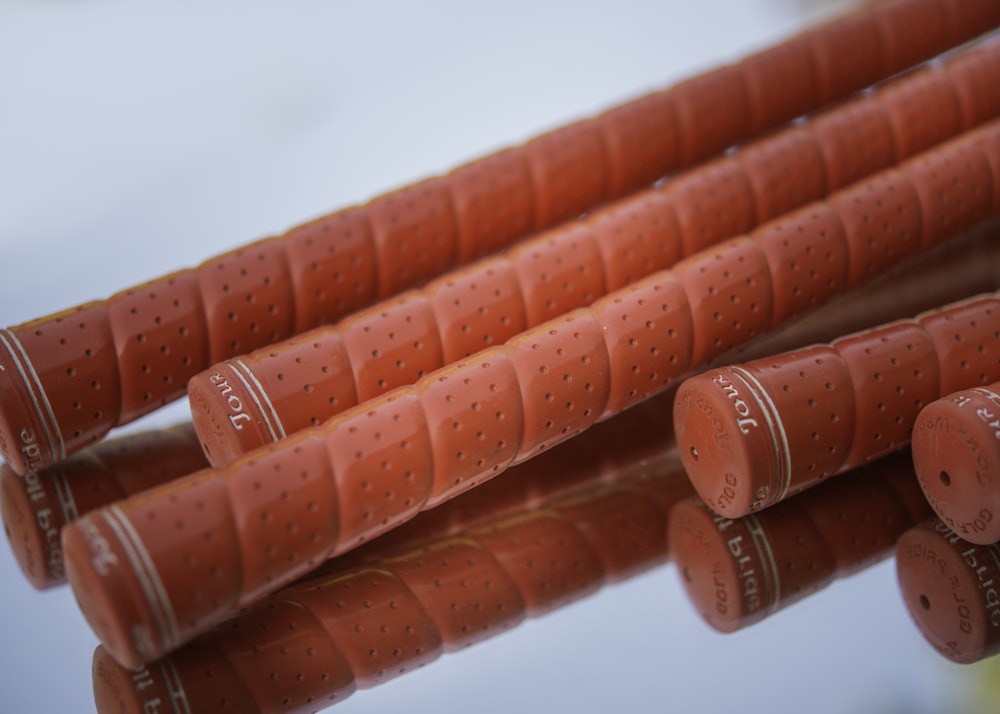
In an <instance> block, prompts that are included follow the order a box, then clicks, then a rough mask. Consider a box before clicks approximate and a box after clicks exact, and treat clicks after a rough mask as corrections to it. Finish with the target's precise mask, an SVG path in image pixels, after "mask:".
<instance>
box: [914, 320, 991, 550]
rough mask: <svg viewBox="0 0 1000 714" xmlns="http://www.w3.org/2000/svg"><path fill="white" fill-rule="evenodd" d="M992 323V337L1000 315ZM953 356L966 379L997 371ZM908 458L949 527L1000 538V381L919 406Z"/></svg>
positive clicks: (982, 538)
mask: <svg viewBox="0 0 1000 714" xmlns="http://www.w3.org/2000/svg"><path fill="white" fill-rule="evenodd" d="M992 325H993V326H994V328H996V329H994V331H993V341H994V342H995V341H997V340H1000V321H998V320H997V318H996V317H994V318H993V322H992ZM956 337H963V338H964V335H961V334H956ZM976 348H977V349H976V352H977V356H978V352H979V345H976ZM958 357H959V358H960V360H959V367H960V368H961V369H962V370H963V371H968V372H971V374H970V375H969V376H970V379H969V380H968V381H970V382H980V383H981V382H983V381H984V380H985V379H986V375H987V374H990V375H993V377H996V376H997V375H996V374H995V372H996V371H997V370H996V369H995V368H994V369H991V370H985V371H982V372H981V371H980V365H979V364H978V362H977V361H975V360H970V359H969V355H967V354H963V355H958ZM994 362H996V357H994ZM942 391H945V390H942ZM913 463H914V465H915V466H916V469H917V478H919V479H920V486H921V488H923V490H924V494H925V495H926V496H927V500H928V501H930V504H931V506H933V508H934V511H935V513H937V515H938V517H939V518H940V519H941V520H942V521H944V522H945V523H946V524H947V525H948V527H949V528H951V529H952V530H953V531H955V532H956V533H957V534H958V535H959V536H961V537H962V538H963V539H965V540H967V541H970V542H972V543H977V544H980V545H989V544H990V543H996V542H997V541H1000V382H994V383H993V384H989V385H986V386H983V387H977V388H975V389H965V390H962V391H958V392H954V393H952V394H949V395H948V396H947V397H944V398H942V399H939V400H937V401H935V402H932V403H931V404H928V405H927V406H926V407H924V409H923V410H922V411H921V412H920V414H919V416H918V417H917V420H916V424H915V426H914V428H913Z"/></svg>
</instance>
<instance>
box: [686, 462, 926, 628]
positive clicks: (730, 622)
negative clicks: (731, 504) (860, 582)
mask: <svg viewBox="0 0 1000 714" xmlns="http://www.w3.org/2000/svg"><path fill="white" fill-rule="evenodd" d="M929 513H930V508H929V507H928V506H927V503H926V502H925V501H924V500H923V499H922V498H921V496H920V489H919V488H918V487H917V484H916V482H915V480H914V478H913V468H912V465H911V464H910V460H909V455H908V454H907V455H905V456H904V455H896V456H891V457H888V458H887V459H886V460H884V461H880V462H878V463H875V464H872V465H871V466H869V467H865V468H863V469H859V470H858V471H857V472H855V473H851V474H849V475H847V476H845V477H844V478H842V479H837V480H835V481H831V482H829V483H826V484H823V486H821V487H820V488H817V489H815V490H813V491H810V492H808V493H803V494H801V495H799V496H797V497H795V498H793V499H789V500H788V501H786V502H784V503H781V504H778V505H776V506H774V507H773V508H771V509H768V510H767V511H764V512H763V513H760V514H751V515H747V516H743V517H742V518H737V519H728V518H724V517H720V516H718V515H716V514H715V513H714V512H713V511H712V510H711V509H709V508H708V507H707V506H706V505H705V504H704V502H702V501H701V500H699V499H696V498H691V499H685V500H684V501H682V502H680V503H679V504H677V505H676V506H675V507H674V508H673V510H671V512H670V519H669V526H668V527H669V533H670V536H669V541H670V548H671V553H672V555H673V560H674V562H675V563H676V565H677V571H678V572H679V573H680V574H681V578H682V582H683V584H684V587H685V589H686V590H687V593H688V596H689V597H690V599H691V601H692V604H693V605H694V607H695V609H696V610H697V611H698V614H699V615H701V617H702V618H703V619H704V620H705V621H706V622H707V623H708V624H710V625H711V626H712V627H714V628H715V629H717V630H720V631H722V632H733V631H735V630H738V629H742V628H744V627H747V626H749V625H752V624H754V623H756V622H759V621H760V620H762V619H764V618H766V617H768V616H769V615H771V614H772V613H774V612H775V611H777V610H780V609H782V608H785V607H787V606H788V605H791V604H792V603H794V602H797V601H799V600H801V599H803V598H805V597H807V596H808V595H810V594H812V593H814V592H816V591H817V590H819V589H821V588H823V587H826V586H827V585H829V584H830V582H832V581H833V580H834V579H835V578H840V577H844V576H847V575H850V574H852V573H855V572H858V571H860V570H862V569H864V568H866V567H868V566H869V565H871V564H872V563H874V562H876V561H878V560H881V559H883V558H885V557H886V556H888V555H889V554H890V553H891V551H892V547H893V545H894V544H895V542H896V539H897V538H898V537H899V536H900V534H901V533H902V532H903V531H904V530H906V529H907V528H909V527H911V526H912V525H914V524H915V523H917V522H919V521H920V520H921V519H923V518H926V517H927V515H928V514H929Z"/></svg>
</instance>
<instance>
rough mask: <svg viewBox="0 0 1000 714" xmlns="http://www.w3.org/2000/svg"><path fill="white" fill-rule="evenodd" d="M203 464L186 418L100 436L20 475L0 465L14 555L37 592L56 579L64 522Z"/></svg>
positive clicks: (1, 505) (1, 498)
mask: <svg viewBox="0 0 1000 714" xmlns="http://www.w3.org/2000/svg"><path fill="white" fill-rule="evenodd" d="M207 465H208V464H207V462H206V461H205V457H204V454H203V453H202V450H201V444H200V443H199V441H198V436H197V434H196V433H195V430H194V426H193V425H191V424H182V425H179V426H175V427H172V428H170V429H160V430H158V431H147V432H141V433H138V434H133V435H130V436H124V437H120V438H118V439H112V440H109V441H102V442H100V443H98V444H95V445H94V446H92V447H89V448H87V449H84V450H83V451H81V452H79V453H77V454H74V455H73V456H71V457H70V458H68V459H66V461H64V462H62V463H60V464H56V465H54V466H50V467H49V468H47V469H43V470H42V471H37V472H36V471H29V472H28V473H26V474H24V475H23V476H19V475H17V474H16V473H14V472H13V471H12V470H11V469H10V468H8V467H7V466H6V465H3V464H0V513H2V515H3V523H4V527H5V531H6V533H7V539H8V541H9V543H10V546H11V550H12V551H13V553H14V559H15V560H16V561H17V564H18V565H19V566H20V567H21V571H22V572H23V573H24V575H25V576H26V577H27V578H28V581H29V582H30V583H31V584H32V585H34V586H35V587H36V588H38V589H39V590H45V589H48V588H53V587H56V586H58V585H62V584H63V583H65V582H66V571H65V568H64V564H63V562H64V559H63V554H62V547H61V544H60V533H61V532H62V528H63V526H65V525H66V524H67V523H69V522H71V521H73V520H75V519H77V518H79V517H80V515H82V514H84V513H87V512H89V511H92V510H94V509H95V508H99V507H101V506H106V505H108V504H110V503H111V502H113V501H117V500H119V499H121V498H125V497H126V496H130V495H132V494H135V493H139V492H140V491H143V490H145V489H147V488H152V487H153V486H158V485H160V484H164V483H166V482H168V481H170V480H172V479H175V478H180V477H181V476H186V475H187V474H190V473H193V472H194V471H197V470H199V469H203V468H205V467H206V466H207Z"/></svg>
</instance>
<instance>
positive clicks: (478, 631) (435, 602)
mask: <svg viewBox="0 0 1000 714" xmlns="http://www.w3.org/2000/svg"><path fill="white" fill-rule="evenodd" d="M602 445H603V448H601V449H599V451H602V452H604V455H605V456H607V457H617V458H619V460H620V462H621V464H622V466H623V467H624V470H619V471H618V472H617V473H616V471H615V470H614V469H611V470H607V469H605V470H604V473H603V480H604V481H605V483H603V484H598V485H595V484H593V483H590V484H589V485H588V486H585V487H581V486H579V485H578V486H577V488H576V491H575V492H574V493H572V495H567V494H562V495H559V496H558V497H550V498H548V499H547V500H545V502H544V503H542V504H541V505H531V504H527V503H526V504H523V505H522V506H521V508H520V509H519V510H518V511H515V512H512V513H509V514H506V515H504V516H502V517H497V516H495V515H494V516H492V517H491V518H489V519H486V522H484V523H479V524H477V525H475V526H473V527H469V528H466V529H464V530H462V531H460V532H457V533H455V534H454V535H449V536H445V537H440V536H439V537H438V538H437V539H436V540H435V539H432V540H427V537H426V534H425V535H424V536H423V542H422V544H420V545H408V546H407V547H406V548H405V549H404V550H399V547H398V545H397V546H396V547H395V551H394V550H393V547H390V548H388V549H386V547H385V545H382V546H381V551H380V550H378V549H377V548H376V549H374V550H370V553H369V558H368V560H367V561H366V562H365V563H363V564H356V565H339V564H337V562H336V561H331V562H330V563H329V564H328V565H327V566H326V567H324V568H323V570H322V572H320V573H316V574H314V575H312V576H310V578H309V579H307V580H304V581H302V582H300V583H298V584H296V585H295V586H293V587H290V588H286V589H285V590H283V591H281V592H279V593H276V594H275V595H274V596H272V597H269V598H266V599H265V600H263V601H262V602H260V603H257V604H255V605H253V606H251V608H250V609H249V610H248V611H247V612H245V613H243V614H241V615H240V616H238V617H237V618H235V619H234V620H232V621H230V622H228V623H226V624H224V625H221V626H220V627H218V628H217V629H215V630H214V631H212V632H210V633H208V634H206V636H204V637H203V638H201V639H199V640H198V641H196V642H194V643H192V644H191V645H189V646H188V647H185V648H184V649H182V650H180V651H178V652H176V653H174V654H172V655H170V656H168V657H167V658H165V659H163V660H161V661H158V662H156V663H153V664H151V665H149V666H147V667H143V668H142V669H141V670H140V673H139V674H138V675H136V674H135V673H133V672H131V671H129V670H125V669H123V668H122V667H121V665H119V664H118V663H117V662H115V661H114V660H113V659H112V658H111V657H110V656H109V655H108V653H107V651H106V650H105V649H104V648H98V651H97V652H96V653H95V665H94V672H95V674H94V691H95V699H96V701H97V705H98V711H100V712H104V711H141V707H142V706H143V705H144V703H145V702H151V701H155V700H157V699H159V700H160V701H168V699H169V697H170V693H171V692H173V693H174V694H175V696H177V698H178V699H182V700H183V701H184V703H185V704H186V705H187V706H188V707H189V710H190V711H192V712H200V711H208V710H214V709H215V708H216V707H218V705H219V702H220V700H222V699H225V700H226V701H227V703H228V705H229V706H230V707H233V706H242V709H241V711H244V710H245V711H261V712H271V711H282V712H287V711H311V710H314V709H315V708H316V707H317V706H323V705H328V704H331V703H336V702H338V701H342V700H343V699H344V698H346V697H347V696H349V695H350V694H351V693H353V692H354V691H355V689H359V688H368V687H372V686H376V685H378V684H380V683H383V682H385V681H388V680H390V679H393V678H395V677H397V676H399V675H400V674H403V673H405V672H408V671H411V670H413V669H415V668H416V667H418V666H420V665H423V664H427V663H429V662H432V661H433V660H435V659H437V658H438V657H439V656H440V655H441V654H443V653H445V652H456V651H458V650H461V649H463V648H465V647H468V646H469V645H472V644H475V643H476V642H480V641H482V640H484V639H487V638H490V637H492V636H495V635H497V634H500V633H502V632H504V631H505V630H508V629H510V628H511V627H514V626H516V625H517V624H519V623H520V622H521V621H523V620H524V619H525V618H526V617H532V616H537V615H539V614H542V613H545V612H549V611H552V610H554V609H557V608H559V607H561V606H564V605H566V604H569V603H570V602H573V601H575V600H578V599H580V598H581V597H584V596H586V595H587V594H589V593H591V592H593V591H594V590H596V589H598V588H600V587H601V586H603V585H605V584H608V583H611V582H615V581H619V580H623V579H625V578H628V577H632V576H634V575H636V574H638V573H641V572H644V571H646V570H649V569H650V568H652V567H654V566H656V565H658V564H660V563H662V562H663V561H664V559H665V558H666V556H667V543H666V537H667V520H666V516H667V513H668V512H669V509H670V507H671V506H672V505H673V504H674V503H676V502H677V501H678V500H679V499H680V498H683V497H684V496H685V495H686V494H688V493H690V491H689V488H688V486H687V481H686V479H684V478H683V474H682V472H681V471H680V470H679V465H678V463H677V461H676V459H668V460H667V461H662V462H658V465H657V466H656V467H654V470H651V471H648V472H645V471H644V469H642V468H641V467H640V464H641V463H643V461H644V459H642V458H641V454H636V453H633V452H630V451H628V450H626V451H624V452H621V453H617V454H616V452H617V451H618V449H617V444H615V443H614V442H612V441H607V440H605V441H603V442H602ZM591 451H594V450H593V449H591ZM550 453H555V450H554V451H553V452H550ZM630 454H631V455H630ZM511 475H512V476H513V473H512V474H511ZM549 476H556V477H560V478H561V477H570V476H572V474H571V473H570V472H569V470H568V469H566V468H559V467H558V466H557V467H556V468H555V469H554V471H551V472H549V473H542V472H540V471H536V472H534V473H533V474H531V478H530V479H529V481H528V483H533V484H534V486H535V487H537V488H540V489H545V488H547V486H546V480H547V477H549ZM574 480H577V479H574ZM588 480H589V481H592V480H593V479H588ZM495 483H499V482H495ZM584 483H586V481H584ZM491 485H492V484H491ZM461 500H462V499H456V500H455V501H452V502H450V503H449V504H447V505H445V506H442V508H441V509H437V510H441V511H448V510H455V509H456V508H458V510H464V509H463V507H462V506H461V503H460V502H461ZM483 505H486V504H482V503H481V504H480V506H483ZM480 510H481V511H484V512H486V513H489V512H490V510H492V509H490V508H481V509H480ZM434 515H435V513H434V512H431V513H428V514H424V515H423V516H421V518H417V519H414V521H413V523H414V524H416V523H417V521H421V520H422V519H424V518H425V516H431V517H433V516H434ZM396 543H399V541H397V542H396ZM372 545H373V546H378V544H372ZM394 545H395V544H394ZM118 707H124V709H119V708H118Z"/></svg>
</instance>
